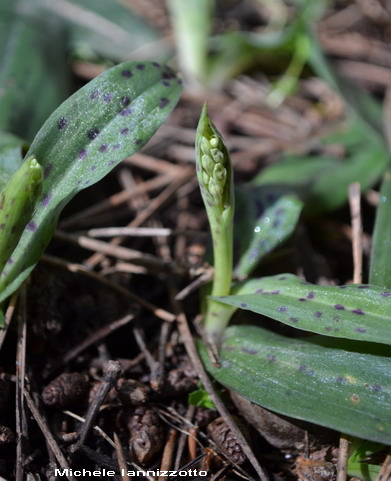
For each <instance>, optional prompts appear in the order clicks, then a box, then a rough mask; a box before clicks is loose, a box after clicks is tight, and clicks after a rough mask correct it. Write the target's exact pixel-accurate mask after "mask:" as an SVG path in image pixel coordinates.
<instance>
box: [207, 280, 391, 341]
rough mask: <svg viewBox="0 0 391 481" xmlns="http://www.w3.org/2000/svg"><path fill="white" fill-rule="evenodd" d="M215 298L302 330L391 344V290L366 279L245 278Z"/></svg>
mask: <svg viewBox="0 0 391 481" xmlns="http://www.w3.org/2000/svg"><path fill="white" fill-rule="evenodd" d="M235 291H236V295H233V296H226V297H216V298H215V299H216V300H218V301H220V302H222V303H224V304H228V305H231V306H234V307H236V308H241V309H245V310H250V311H253V312H256V313H258V314H263V315H264V316H267V317H270V318H272V319H276V320H277V321H280V322H283V323H284V324H287V325H290V326H292V327H295V328H297V329H302V330H304V331H310V332H316V333H319V334H323V335H326V336H331V337H340V338H345V339H356V340H359V341H369V342H378V343H381V344H391V309H390V308H391V292H390V291H387V290H384V289H382V288H380V287H375V286H370V285H366V284H360V285H345V286H338V287H324V286H316V285H313V284H310V283H307V282H304V281H302V280H300V279H299V278H298V277H296V276H294V275H292V274H282V275H278V276H271V277H264V278H261V279H253V280H250V281H245V282H244V283H243V284H239V285H238V286H236V287H235Z"/></svg>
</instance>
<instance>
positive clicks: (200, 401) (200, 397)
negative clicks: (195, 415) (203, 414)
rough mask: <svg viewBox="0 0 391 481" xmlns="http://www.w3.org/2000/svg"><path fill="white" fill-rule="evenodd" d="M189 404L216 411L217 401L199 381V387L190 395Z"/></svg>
mask: <svg viewBox="0 0 391 481" xmlns="http://www.w3.org/2000/svg"><path fill="white" fill-rule="evenodd" d="M188 400H189V404H191V405H192V406H196V407H199V408H208V409H213V410H214V411H216V406H215V403H214V402H213V401H212V399H211V398H210V396H209V394H208V392H207V391H206V390H205V388H204V386H203V385H202V383H201V382H199V383H198V389H197V390H195V391H193V392H191V393H190V394H189V396H188Z"/></svg>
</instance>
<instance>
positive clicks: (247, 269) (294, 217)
mask: <svg viewBox="0 0 391 481" xmlns="http://www.w3.org/2000/svg"><path fill="white" fill-rule="evenodd" d="M239 193H240V195H239V196H237V197H236V198H237V208H236V218H235V231H236V232H237V235H236V239H235V243H236V247H237V248H238V249H239V260H238V263H237V265H236V267H235V274H236V276H238V277H244V276H248V275H249V274H250V273H251V272H252V271H253V270H254V269H255V267H256V266H257V264H258V263H259V261H260V260H261V259H262V258H263V257H264V256H265V255H267V254H269V253H270V252H271V251H272V250H273V249H274V248H275V247H277V246H278V245H279V244H281V243H282V242H284V241H285V240H286V239H287V238H288V237H289V236H290V235H291V234H292V232H293V231H294V229H295V228H296V225H297V221H298V219H299V216H300V212H301V209H302V203H301V201H300V200H299V199H298V198H297V196H295V195H293V194H284V193H278V192H276V191H275V190H274V189H268V188H267V187H265V188H262V187H258V188H255V189H251V190H249V189H247V190H242V191H240V192H239Z"/></svg>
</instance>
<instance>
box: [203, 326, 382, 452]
mask: <svg viewBox="0 0 391 481" xmlns="http://www.w3.org/2000/svg"><path fill="white" fill-rule="evenodd" d="M359 349H361V350H359ZM200 351H201V355H202V359H203V361H204V363H205V365H206V367H207V369H208V371H209V372H210V373H211V374H212V375H213V377H214V378H215V379H216V380H217V381H218V382H220V383H221V384H223V385H224V386H226V387H228V388H230V389H233V390H234V391H236V392H238V393H239V394H241V395H242V396H244V397H245V398H247V399H249V400H250V401H252V402H254V403H256V404H259V405H261V406H263V407H265V408H269V409H271V410H273V411H276V412H278V413H281V414H285V415H287V416H291V417H294V418H297V419H303V420H305V421H310V422H313V423H316V424H320V425H322V426H326V427H329V428H332V429H336V430H338V431H342V432H344V433H347V434H351V435H353V436H357V437H360V438H364V439H368V440H371V441H376V442H381V443H384V444H390V443H391V359H390V357H389V348H388V347H386V346H379V345H378V344H377V345H374V344H369V343H365V344H364V343H359V342H353V341H346V340H341V339H333V340H331V339H330V338H325V337H321V336H314V337H312V338H307V339H305V340H303V339H292V338H287V337H284V336H281V335H279V334H275V333H273V332H270V331H267V330H264V329H261V328H259V327H255V326H234V327H230V328H228V329H227V331H226V333H225V338H224V341H223V344H222V348H221V351H220V362H221V367H216V366H214V365H212V363H211V362H210V359H209V356H208V354H207V352H206V350H205V348H204V347H203V346H200ZM387 353H388V354H387Z"/></svg>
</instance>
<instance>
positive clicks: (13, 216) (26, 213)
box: [0, 156, 43, 271]
mask: <svg viewBox="0 0 391 481" xmlns="http://www.w3.org/2000/svg"><path fill="white" fill-rule="evenodd" d="M42 177H43V170H42V167H41V166H40V165H39V164H38V162H37V161H36V159H35V158H34V157H33V156H31V157H28V158H27V159H26V160H25V161H24V163H23V164H22V165H21V166H20V168H19V169H18V170H17V171H16V172H15V173H14V175H13V176H12V177H11V178H10V180H9V181H8V183H7V185H6V186H5V188H4V190H3V191H2V192H1V194H0V271H1V270H2V269H3V268H4V266H5V264H6V263H8V264H9V265H12V263H13V262H14V260H13V259H12V258H11V257H10V255H11V253H12V251H13V250H14V249H15V247H16V246H17V244H18V242H19V239H20V236H21V235H22V232H23V230H24V228H25V227H26V225H27V223H28V222H29V220H30V219H31V216H32V214H33V210H34V205H35V203H36V201H37V199H38V198H39V197H40V195H41V192H42Z"/></svg>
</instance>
